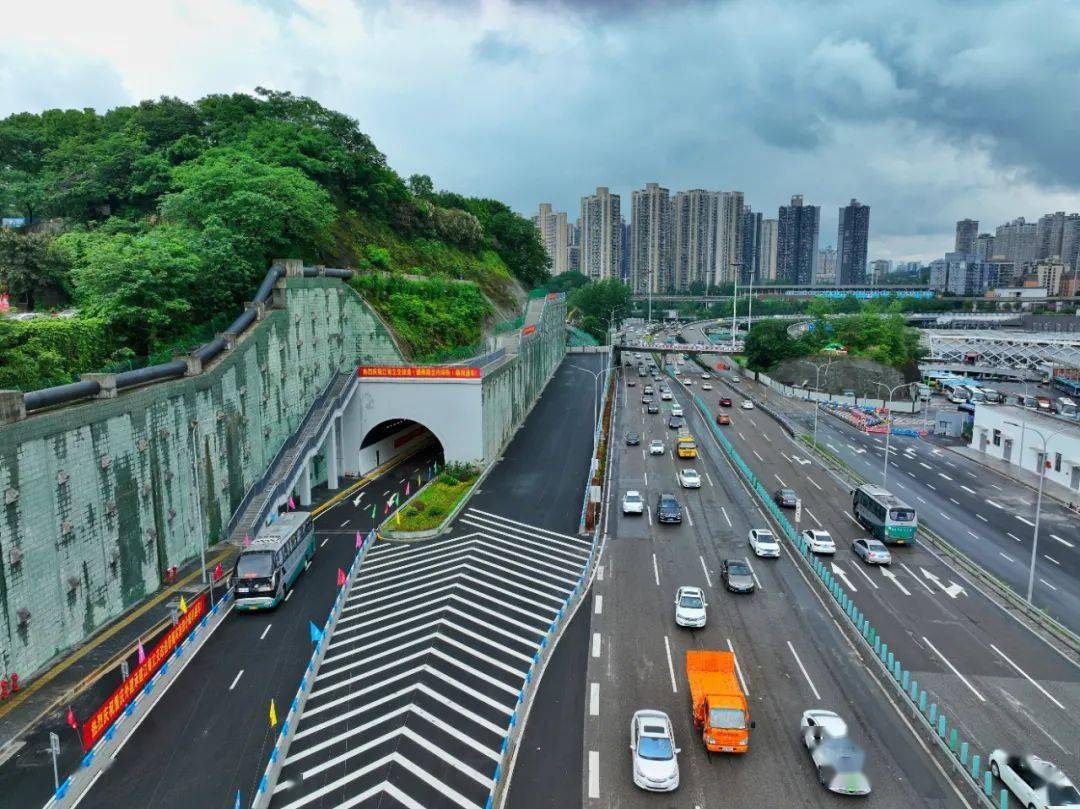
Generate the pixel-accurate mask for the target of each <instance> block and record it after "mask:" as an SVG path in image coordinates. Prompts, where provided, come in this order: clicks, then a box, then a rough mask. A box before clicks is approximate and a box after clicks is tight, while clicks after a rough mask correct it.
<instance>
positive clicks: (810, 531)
mask: <svg viewBox="0 0 1080 809" xmlns="http://www.w3.org/2000/svg"><path fill="white" fill-rule="evenodd" d="M802 538H803V540H805V541H806V544H807V545H809V546H810V552H811V553H829V554H832V553H836V543H835V542H833V538H832V537H831V536H829V532H828V531H822V530H820V529H817V528H807V529H806V530H805V531H803V532H802Z"/></svg>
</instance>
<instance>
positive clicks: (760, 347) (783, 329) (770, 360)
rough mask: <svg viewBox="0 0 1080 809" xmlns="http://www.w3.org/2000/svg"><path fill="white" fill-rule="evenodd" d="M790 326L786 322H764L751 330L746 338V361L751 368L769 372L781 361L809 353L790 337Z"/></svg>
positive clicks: (755, 325)
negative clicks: (788, 330)
mask: <svg viewBox="0 0 1080 809" xmlns="http://www.w3.org/2000/svg"><path fill="white" fill-rule="evenodd" d="M789 325H791V324H790V323H788V322H787V321H784V320H763V321H761V322H759V323H755V324H754V325H753V326H752V327H751V328H750V333H749V334H748V335H747V337H746V359H747V362H748V364H749V365H750V367H751V368H753V369H754V370H758V371H768V370H769V369H770V368H772V367H773V366H774V365H776V363H778V362H780V361H781V360H786V359H788V358H789V357H798V356H801V355H802V354H804V353H807V352H805V351H804V350H803V348H802V347H801V346H800V345H799V343H798V342H796V341H795V340H792V339H791V337H790V336H789V335H788V332H787V329H788V326H789Z"/></svg>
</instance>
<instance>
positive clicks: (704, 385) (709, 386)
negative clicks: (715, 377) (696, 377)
mask: <svg viewBox="0 0 1080 809" xmlns="http://www.w3.org/2000/svg"><path fill="white" fill-rule="evenodd" d="M701 389H702V390H712V383H711V382H702V383H701Z"/></svg>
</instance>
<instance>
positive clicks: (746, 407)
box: [739, 399, 754, 410]
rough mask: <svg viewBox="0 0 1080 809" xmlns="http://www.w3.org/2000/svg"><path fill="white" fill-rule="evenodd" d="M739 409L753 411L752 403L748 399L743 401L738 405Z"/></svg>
mask: <svg viewBox="0 0 1080 809" xmlns="http://www.w3.org/2000/svg"><path fill="white" fill-rule="evenodd" d="M739 407H741V408H742V409H743V410H753V409H754V403H753V402H751V401H750V400H749V399H743V400H742V404H741V405H739Z"/></svg>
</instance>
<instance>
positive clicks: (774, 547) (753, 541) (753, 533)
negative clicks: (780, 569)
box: [749, 528, 780, 559]
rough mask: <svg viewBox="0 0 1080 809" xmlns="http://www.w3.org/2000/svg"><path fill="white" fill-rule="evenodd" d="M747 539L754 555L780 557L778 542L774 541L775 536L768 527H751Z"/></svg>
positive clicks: (771, 557)
mask: <svg viewBox="0 0 1080 809" xmlns="http://www.w3.org/2000/svg"><path fill="white" fill-rule="evenodd" d="M749 540H750V548H751V549H752V550H753V551H754V556H760V557H761V558H762V559H779V558H780V543H778V542H777V541H776V537H775V536H773V532H772V531H770V530H769V529H767V528H751V529H750V534H749Z"/></svg>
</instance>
